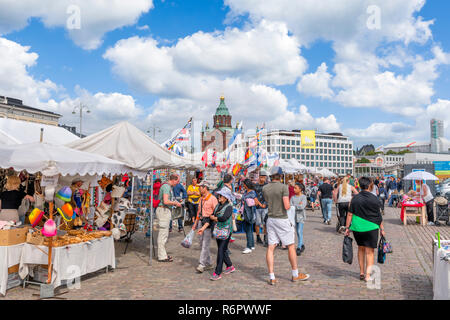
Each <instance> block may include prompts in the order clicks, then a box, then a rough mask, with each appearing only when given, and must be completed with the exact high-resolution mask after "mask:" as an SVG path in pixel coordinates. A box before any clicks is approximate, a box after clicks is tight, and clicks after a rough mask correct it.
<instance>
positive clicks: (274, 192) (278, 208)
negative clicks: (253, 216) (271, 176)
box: [263, 181, 289, 219]
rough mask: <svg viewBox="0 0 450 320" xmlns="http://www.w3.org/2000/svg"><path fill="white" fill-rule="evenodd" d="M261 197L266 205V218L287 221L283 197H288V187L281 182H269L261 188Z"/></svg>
mask: <svg viewBox="0 0 450 320" xmlns="http://www.w3.org/2000/svg"><path fill="white" fill-rule="evenodd" d="M263 195H264V199H265V200H266V203H267V204H268V207H269V210H268V216H269V218H275V219H288V215H287V210H286V209H285V208H284V203H283V197H289V188H288V186H286V185H284V184H282V183H281V182H278V181H277V182H270V183H269V184H267V185H265V186H264V187H263Z"/></svg>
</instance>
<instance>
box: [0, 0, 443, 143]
mask: <svg viewBox="0 0 450 320" xmlns="http://www.w3.org/2000/svg"><path fill="white" fill-rule="evenodd" d="M24 1H26V2H28V6H27V8H28V9H23V10H19V11H20V13H18V12H19V11H17V10H15V9H17V8H12V7H13V6H14V5H12V7H11V6H6V5H5V4H2V2H3V1H2V0H0V20H4V21H6V22H3V23H0V40H2V39H3V40H4V41H3V43H2V45H3V47H5V48H13V49H11V50H4V51H6V52H9V56H4V57H3V58H4V61H5V63H7V65H8V66H11V69H12V71H10V72H13V73H16V76H15V78H17V79H11V81H10V82H6V81H3V82H1V81H0V95H8V96H14V97H16V98H19V99H23V100H24V102H25V103H26V104H29V105H32V106H35V107H42V108H47V109H50V110H52V111H56V112H59V113H61V114H62V115H63V118H62V119H61V123H66V124H71V125H77V118H76V117H74V116H73V115H72V114H71V111H72V109H73V106H74V105H76V104H77V103H79V102H84V103H86V104H87V105H89V108H90V109H92V110H91V111H93V112H92V116H87V117H86V118H85V121H86V123H85V124H84V125H83V127H85V128H86V132H85V133H93V132H95V131H97V130H101V129H103V128H106V127H107V126H109V125H112V124H114V123H115V122H117V121H120V120H127V121H130V122H131V123H133V124H135V125H137V126H138V127H140V128H141V129H143V130H146V129H147V128H148V127H150V126H151V125H158V126H159V127H162V128H164V130H163V132H162V133H161V134H160V135H159V136H158V139H159V140H160V141H162V140H164V139H166V138H168V135H169V134H170V132H172V131H173V130H174V129H176V128H179V127H181V126H183V124H184V122H185V121H187V119H189V117H191V116H194V118H195V119H197V120H199V121H203V123H205V122H206V121H209V122H211V118H212V114H213V112H214V110H215V108H216V107H217V105H218V101H219V97H220V95H221V94H224V95H225V96H226V102H227V105H228V107H229V109H230V111H231V113H232V115H233V120H234V121H238V120H243V121H244V124H245V125H247V126H248V127H251V128H254V127H255V126H256V125H258V124H261V123H263V122H265V123H269V127H272V128H280V129H281V128H286V129H318V130H319V131H321V132H336V131H340V132H343V133H344V134H347V135H349V136H350V137H351V138H352V139H353V140H355V144H356V145H359V146H360V145H362V144H364V143H373V144H375V145H380V144H386V143H390V142H399V141H405V142H406V141H410V140H413V141H414V140H427V139H428V135H429V133H428V125H424V121H423V120H424V119H426V120H428V119H430V118H431V117H439V118H442V119H444V120H446V137H447V138H449V136H450V135H449V133H450V126H449V124H448V122H450V116H448V114H449V113H450V112H446V111H450V110H449V109H450V94H449V90H448V88H449V87H450V76H449V71H450V67H449V64H450V55H449V54H448V53H449V52H450V37H449V36H448V30H450V20H449V19H448V18H447V16H446V15H448V12H450V3H449V2H448V1H430V0H428V1H426V2H425V4H423V0H395V1H392V5H391V4H389V5H386V4H383V2H382V1H367V6H368V5H370V4H373V3H375V4H378V6H379V8H380V12H381V20H380V21H381V28H380V29H379V30H376V31H371V30H367V27H366V26H365V25H364V22H365V20H366V19H367V17H368V14H367V13H366V12H365V9H366V7H367V6H366V7H365V6H364V4H361V3H363V2H365V1H354V0H352V1H347V2H345V1H330V0H322V1H319V2H322V3H321V4H323V5H325V6H324V7H323V8H321V9H320V10H318V9H317V8H316V7H317V6H314V5H311V4H313V2H311V1H310V0H305V1H300V0H299V1H295V0H292V1H287V0H282V1H279V2H277V1H272V0H269V1H266V2H264V4H262V3H261V2H258V1H256V2H255V0H242V1H238V0H225V1H222V0H220V1H219V0H196V1H178V0H177V1H175V0H173V1H170V0H165V1H161V0H154V1H151V0H135V2H134V3H133V4H134V7H133V8H132V9H130V8H129V4H127V3H129V2H127V1H123V3H122V4H121V3H120V2H119V3H116V4H114V5H112V6H111V7H108V8H104V7H102V4H101V3H100V2H97V3H96V1H92V2H89V1H86V0H78V1H74V3H76V4H78V5H79V6H80V8H81V23H82V25H81V29H80V30H81V31H80V32H78V31H73V32H72V31H69V30H67V29H66V26H65V21H66V20H67V16H68V15H67V13H66V12H65V10H64V9H65V7H64V6H63V5H62V4H61V3H64V2H67V5H69V4H71V2H70V1H66V0H64V1H61V2H59V5H60V6H61V8H59V7H57V6H56V5H53V4H52V3H51V1H49V0H47V2H48V3H49V4H47V6H48V7H47V8H46V7H45V6H46V4H45V1H44V2H39V1H35V0H24ZM422 5H423V6H422ZM2 6H3V7H2ZM271 6H272V7H271ZM399 8H401V10H399ZM403 8H404V9H403ZM91 11H92V12H91ZM1 12H3V15H4V16H2V13H1ZM122 12H123V17H122V16H121V15H122ZM346 15H348V16H346ZM2 18H3V19H2ZM6 18H8V19H6ZM359 20H360V21H362V22H358V23H356V22H355V21H359ZM431 20H434V23H432V24H427V23H426V22H428V21H431ZM317 22H318V23H317ZM77 32H78V33H77ZM246 39H250V40H248V43H247V42H246ZM2 45H0V49H2ZM28 47H29V48H28ZM3 49H4V48H3ZM0 51H1V50H0ZM437 52H438V53H437ZM386 53H389V54H386ZM3 54H4V55H6V54H8V53H3ZM34 54H36V55H34ZM0 58H2V57H1V54H0ZM30 61H31V62H30ZM424 62H426V63H424ZM422 64H423V65H422ZM14 68H16V69H14ZM319 69H320V71H319ZM414 70H416V71H417V72H414ZM419 71H420V72H419ZM0 73H1V71H0ZM0 76H3V75H2V74H0ZM33 86H35V88H34V87H33ZM301 106H302V107H301ZM425 123H426V122H425Z"/></svg>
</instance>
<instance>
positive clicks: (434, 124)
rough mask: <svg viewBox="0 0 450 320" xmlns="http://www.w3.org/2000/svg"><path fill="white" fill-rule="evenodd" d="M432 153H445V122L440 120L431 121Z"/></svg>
mask: <svg viewBox="0 0 450 320" xmlns="http://www.w3.org/2000/svg"><path fill="white" fill-rule="evenodd" d="M430 133H431V152H432V153H441V152H443V145H442V139H443V138H444V121H442V120H438V119H431V120H430Z"/></svg>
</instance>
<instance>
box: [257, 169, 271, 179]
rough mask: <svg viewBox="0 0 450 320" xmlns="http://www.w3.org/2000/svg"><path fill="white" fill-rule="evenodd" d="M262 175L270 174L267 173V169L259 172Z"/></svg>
mask: <svg viewBox="0 0 450 320" xmlns="http://www.w3.org/2000/svg"><path fill="white" fill-rule="evenodd" d="M259 175H260V176H266V177H267V176H268V175H269V174H268V173H267V171H266V170H261V172H260V173H259Z"/></svg>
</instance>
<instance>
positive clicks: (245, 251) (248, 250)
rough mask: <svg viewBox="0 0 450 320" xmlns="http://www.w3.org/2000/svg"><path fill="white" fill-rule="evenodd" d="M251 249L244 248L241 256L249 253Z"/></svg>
mask: <svg viewBox="0 0 450 320" xmlns="http://www.w3.org/2000/svg"><path fill="white" fill-rule="evenodd" d="M251 252H252V249H250V248H245V249H244V251H242V253H243V254H247V253H251Z"/></svg>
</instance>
